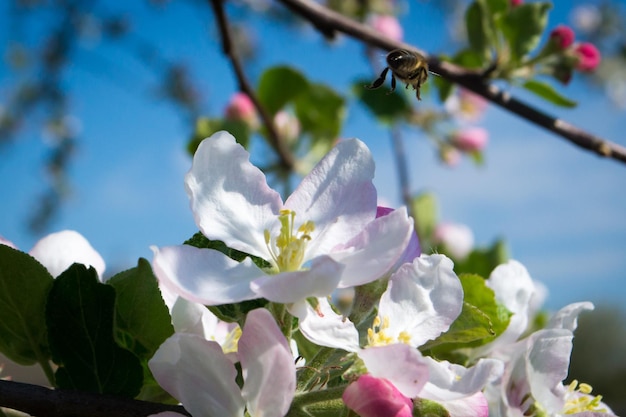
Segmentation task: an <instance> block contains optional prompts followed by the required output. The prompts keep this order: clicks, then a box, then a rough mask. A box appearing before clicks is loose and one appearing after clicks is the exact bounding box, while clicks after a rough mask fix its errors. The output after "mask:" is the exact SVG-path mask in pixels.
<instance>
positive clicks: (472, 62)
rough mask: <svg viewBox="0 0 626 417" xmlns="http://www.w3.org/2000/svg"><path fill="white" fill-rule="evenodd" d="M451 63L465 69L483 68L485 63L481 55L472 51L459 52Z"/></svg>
mask: <svg viewBox="0 0 626 417" xmlns="http://www.w3.org/2000/svg"><path fill="white" fill-rule="evenodd" d="M451 61H452V62H453V63H455V64H457V65H459V66H461V67H464V68H481V67H482V66H483V64H484V62H485V61H484V59H483V57H482V56H481V54H480V53H478V52H476V51H473V50H471V49H463V50H461V51H459V52H458V53H457V54H456V55H455V56H454V57H453V58H452V60H451Z"/></svg>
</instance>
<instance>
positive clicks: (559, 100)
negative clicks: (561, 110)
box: [524, 80, 578, 108]
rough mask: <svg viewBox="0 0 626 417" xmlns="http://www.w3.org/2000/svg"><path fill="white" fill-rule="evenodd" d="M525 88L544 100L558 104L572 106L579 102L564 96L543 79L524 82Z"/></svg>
mask: <svg viewBox="0 0 626 417" xmlns="http://www.w3.org/2000/svg"><path fill="white" fill-rule="evenodd" d="M524 88H525V89H527V90H528V91H531V92H533V93H535V94H536V95H538V96H539V97H541V98H543V99H544V100H547V101H549V102H550V103H552V104H556V105H557V106H561V107H568V108H572V107H576V105H577V104H578V103H576V102H575V101H573V100H570V99H568V98H567V97H564V96H562V95H561V94H560V93H559V92H558V91H556V90H555V89H554V87H552V86H551V85H550V84H547V83H544V82H541V81H537V80H528V81H526V82H525V83H524Z"/></svg>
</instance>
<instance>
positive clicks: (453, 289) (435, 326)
mask: <svg viewBox="0 0 626 417" xmlns="http://www.w3.org/2000/svg"><path fill="white" fill-rule="evenodd" d="M452 268H453V264H452V261H450V259H448V258H447V257H445V256H443V255H422V256H420V257H419V258H417V259H415V260H414V261H413V263H410V264H404V265H402V266H401V267H400V268H399V269H398V271H396V272H395V273H394V274H393V275H392V276H391V279H390V280H389V286H388V287H387V290H386V291H385V292H384V293H383V295H382V296H381V300H380V306H379V312H378V315H379V316H380V317H381V318H382V319H385V318H389V329H388V331H389V333H390V335H392V336H394V337H398V335H399V334H400V332H405V333H406V334H408V335H410V336H411V340H410V342H409V343H410V345H411V346H414V347H417V346H421V345H423V344H424V343H425V342H426V341H428V340H431V339H435V338H436V337H438V336H439V335H440V334H441V333H443V332H445V331H446V330H448V328H449V327H450V324H451V323H452V322H453V321H454V320H455V319H456V318H457V317H458V315H459V314H460V313H461V308H462V305H463V302H462V301H463V288H462V286H461V282H460V281H459V278H458V277H457V276H456V274H455V273H454V271H453V269H452Z"/></svg>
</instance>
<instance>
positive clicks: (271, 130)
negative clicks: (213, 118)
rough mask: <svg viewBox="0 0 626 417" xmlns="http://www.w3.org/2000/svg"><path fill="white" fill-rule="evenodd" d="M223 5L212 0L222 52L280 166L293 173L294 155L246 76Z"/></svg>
mask: <svg viewBox="0 0 626 417" xmlns="http://www.w3.org/2000/svg"><path fill="white" fill-rule="evenodd" d="M223 3H224V0H211V6H212V7H213V11H214V13H215V18H216V19H217V24H218V26H219V29H220V34H221V37H222V50H223V52H224V55H226V56H227V57H228V59H229V60H230V63H231V65H232V67H233V70H234V71H235V76H236V77H237V82H238V83H239V90H241V91H242V92H243V93H246V94H247V95H248V97H250V100H251V101H252V103H253V104H254V107H255V108H256V110H257V112H258V113H259V116H260V117H261V121H262V122H263V125H264V126H265V128H266V129H267V133H268V140H269V142H270V145H271V146H272V147H273V148H274V150H275V151H276V153H277V154H278V157H279V158H280V165H281V166H282V167H283V168H285V169H286V170H288V171H291V170H292V169H293V167H294V164H295V161H294V158H293V155H292V154H291V152H290V151H289V149H288V148H287V146H286V145H285V142H284V141H282V140H281V138H280V135H279V134H278V131H277V130H276V127H275V126H274V122H273V121H272V118H271V116H270V114H269V113H268V112H267V111H266V110H265V108H264V107H263V106H262V105H261V102H260V101H259V98H258V97H257V95H256V93H255V91H254V89H253V88H252V85H251V84H250V82H249V81H248V79H247V77H246V74H245V73H244V71H243V67H242V65H241V62H240V61H239V57H238V56H237V53H236V51H235V48H234V46H233V42H232V36H231V35H230V29H229V25H228V19H227V17H226V13H225V12H224V4H223Z"/></svg>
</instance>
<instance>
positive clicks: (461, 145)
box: [452, 127, 489, 152]
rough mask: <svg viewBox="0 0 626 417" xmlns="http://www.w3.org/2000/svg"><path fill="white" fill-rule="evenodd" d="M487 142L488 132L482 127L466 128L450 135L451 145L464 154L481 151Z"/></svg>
mask: <svg viewBox="0 0 626 417" xmlns="http://www.w3.org/2000/svg"><path fill="white" fill-rule="evenodd" d="M488 140H489V132H487V130H485V129H483V128H482V127H468V128H465V129H463V130H459V131H458V132H456V133H455V134H453V135H452V143H453V144H454V146H456V147H457V148H458V149H460V150H462V151H465V152H475V151H480V150H482V149H483V148H484V147H485V145H487V141H488Z"/></svg>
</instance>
